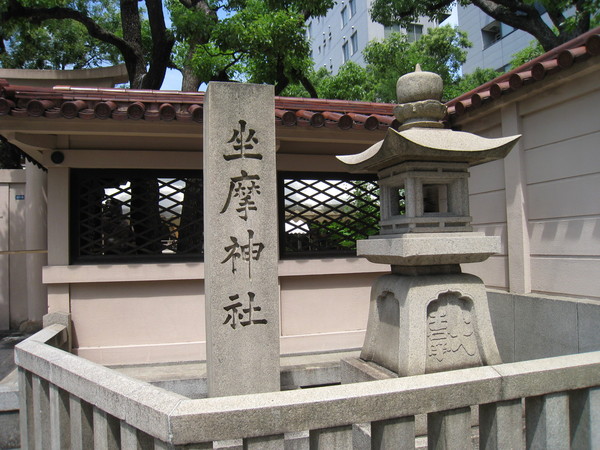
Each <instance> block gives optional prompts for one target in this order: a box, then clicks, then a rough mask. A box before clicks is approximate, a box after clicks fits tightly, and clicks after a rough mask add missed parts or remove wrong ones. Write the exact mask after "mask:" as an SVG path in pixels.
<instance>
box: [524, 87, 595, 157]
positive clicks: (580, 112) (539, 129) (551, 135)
mask: <svg viewBox="0 0 600 450" xmlns="http://www.w3.org/2000/svg"><path fill="white" fill-rule="evenodd" d="M596 83H597V80H596ZM546 95H550V92H546ZM565 100H566V99H565ZM599 102H600V91H596V92H595V93H593V94H590V95H583V96H581V97H579V98H574V99H572V100H570V101H565V102H561V103H557V104H555V105H553V106H551V107H550V108H548V109H545V110H541V111H538V112H536V113H535V114H530V115H526V116H525V117H523V138H522V139H523V142H524V145H525V148H526V149H531V148H535V147H540V146H542V145H548V144H551V143H554V142H562V141H565V140H567V139H570V138H573V137H577V136H582V135H585V134H590V133H594V132H597V131H598V130H599V129H600V120H598V112H597V111H598V103H599ZM568 118H573V119H570V120H568V121H567V119H568Z"/></svg>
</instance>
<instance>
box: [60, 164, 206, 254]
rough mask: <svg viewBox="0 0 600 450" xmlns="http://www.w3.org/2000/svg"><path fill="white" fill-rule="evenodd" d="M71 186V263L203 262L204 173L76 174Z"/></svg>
mask: <svg viewBox="0 0 600 450" xmlns="http://www.w3.org/2000/svg"><path fill="white" fill-rule="evenodd" d="M71 180H72V185H71V193H72V199H71V207H72V210H73V211H72V216H71V218H72V222H71V227H72V231H73V232H72V242H71V254H72V261H73V262H77V263H85V262H89V263H96V262H109V261H111V262H112V261H114V262H119V261H123V262H125V261H136V260H141V261H153V260H156V261H165V260H182V259H195V260H201V258H202V254H203V241H204V238H203V231H204V230H203V217H202V210H203V199H202V174H201V172H200V171H150V170H73V171H72V177H71Z"/></svg>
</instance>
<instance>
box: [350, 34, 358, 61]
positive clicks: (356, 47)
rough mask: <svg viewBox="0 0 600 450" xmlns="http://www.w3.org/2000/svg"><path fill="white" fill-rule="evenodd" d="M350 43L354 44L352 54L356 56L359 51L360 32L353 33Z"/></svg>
mask: <svg viewBox="0 0 600 450" xmlns="http://www.w3.org/2000/svg"><path fill="white" fill-rule="evenodd" d="M350 43H351V44H352V54H353V55H354V54H355V53H356V52H357V51H358V32H356V31H355V32H354V33H352V36H350Z"/></svg>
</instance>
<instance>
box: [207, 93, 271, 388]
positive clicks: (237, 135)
mask: <svg viewBox="0 0 600 450" xmlns="http://www.w3.org/2000/svg"><path fill="white" fill-rule="evenodd" d="M274 108H275V106H274V93H273V86H266V85H253V84H243V83H209V85H208V89H207V91H206V97H205V113H204V150H203V153H204V169H203V170H204V208H205V210H204V230H205V234H204V255H205V257H204V261H205V263H204V266H205V298H206V335H207V336H206V346H207V348H206V353H207V371H208V395H209V396H210V397H219V396H227V395H239V394H250V393H258V392H269V391H278V390H279V388H280V375H279V287H278V278H277V259H278V249H277V246H278V240H277V220H276V217H277V183H276V165H275V122H274V119H273V111H274Z"/></svg>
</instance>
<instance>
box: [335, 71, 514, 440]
mask: <svg viewBox="0 0 600 450" xmlns="http://www.w3.org/2000/svg"><path fill="white" fill-rule="evenodd" d="M442 87H443V86H442V79H441V77H439V76H438V75H436V74H434V73H430V72H421V71H420V69H419V68H418V67H417V71H415V72H413V73H410V74H407V75H404V76H402V77H400V79H399V80H398V84H397V94H398V103H399V105H398V106H396V107H395V109H394V114H395V116H396V118H397V119H398V121H399V122H400V123H401V124H402V125H401V126H400V127H399V128H398V130H394V129H391V128H390V129H389V130H388V132H387V135H386V137H385V139H384V140H383V141H381V142H378V143H377V144H375V145H373V146H372V147H370V148H369V149H367V150H365V151H364V152H362V153H360V154H357V155H351V156H340V157H338V158H339V159H340V160H341V161H342V162H344V163H345V164H347V165H348V167H349V168H350V169H351V170H352V171H369V172H373V171H376V172H377V173H378V177H379V186H380V202H381V222H380V227H381V228H380V234H379V235H377V236H371V238H370V239H368V240H361V241H358V243H357V254H358V255H359V256H364V257H365V258H367V259H368V260H369V261H371V262H374V263H380V264H389V265H390V266H391V273H390V274H388V275H384V276H382V277H380V278H379V279H378V280H376V281H375V283H374V285H373V287H372V290H371V302H370V310H369V319H368V324H367V332H366V337H365V343H364V345H363V348H362V352H361V355H360V358H357V359H350V360H346V361H344V365H343V371H342V381H344V382H355V381H365V380H369V379H377V378H386V377H394V376H395V377H398V376H410V375H420V374H425V373H432V372H441V371H447V370H453V369H462V368H467V367H475V366H481V365H491V364H499V363H500V362H501V360H500V356H499V353H498V348H497V346H496V340H495V337H494V332H493V329H492V325H491V320H490V314H489V308H488V300H487V293H486V289H485V286H484V284H483V282H482V281H481V279H479V278H477V277H476V276H474V275H469V274H465V273H462V270H461V267H460V264H462V263H470V262H481V261H484V260H486V259H487V258H488V257H490V256H491V255H492V254H494V253H498V252H499V251H500V250H501V246H500V238H499V237H494V236H485V235H484V233H478V232H473V231H472V227H471V225H470V222H471V217H470V216H469V195H468V192H469V191H468V177H469V170H468V169H469V167H470V166H473V165H476V164H481V163H484V162H488V161H493V160H496V159H500V158H504V157H505V156H506V155H507V154H508V152H509V151H510V150H511V148H512V147H513V145H514V144H515V143H516V141H517V140H518V139H519V136H513V137H508V138H498V139H485V138H482V137H479V136H476V135H473V134H470V133H464V132H458V131H453V130H449V129H445V128H444V127H443V124H442V123H441V122H440V120H441V119H442V118H444V116H445V115H446V106H445V105H444V104H442V103H441V102H440V99H441V94H442ZM469 414H470V412H469V409H468V408H465V409H464V410H461V411H453V412H451V414H445V413H440V414H437V415H432V417H429V421H428V424H429V427H430V428H431V427H434V428H435V427H438V428H439V430H437V431H435V430H433V436H438V437H439V436H440V433H441V432H442V431H440V430H449V429H452V428H453V427H454V426H453V425H452V423H454V422H456V423H458V424H466V426H468V427H470V420H469V418H468V416H469ZM457 417H458V419H457ZM411 427H414V424H413V425H411V426H408V425H407V424H406V423H404V422H402V423H400V422H398V423H385V424H383V425H381V426H380V427H379V426H377V425H375V426H374V427H373V429H372V432H373V433H374V435H375V436H380V435H381V436H380V437H381V439H383V440H385V439H386V436H397V435H398V433H400V434H404V433H406V436H408V437H410V436H411V435H412V436H413V438H414V433H413V431H414V429H413V428H411ZM430 431H432V430H431V429H430ZM411 433H412V434H411ZM464 435H465V436H467V437H469V436H470V431H469V432H468V431H466V430H465V433H464ZM430 436H432V435H431V434H430ZM411 439H412V438H411ZM411 439H408V442H411ZM441 439H443V437H441Z"/></svg>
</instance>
